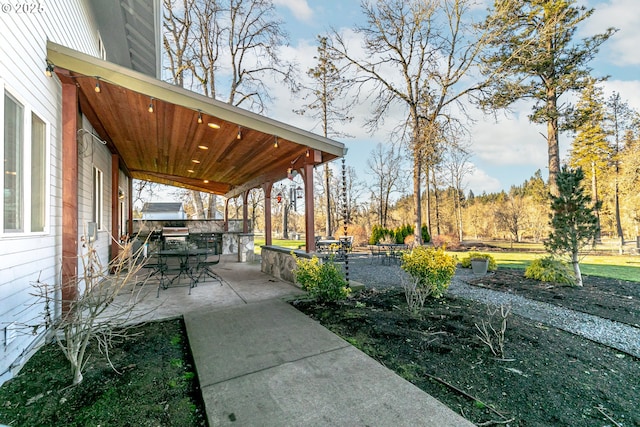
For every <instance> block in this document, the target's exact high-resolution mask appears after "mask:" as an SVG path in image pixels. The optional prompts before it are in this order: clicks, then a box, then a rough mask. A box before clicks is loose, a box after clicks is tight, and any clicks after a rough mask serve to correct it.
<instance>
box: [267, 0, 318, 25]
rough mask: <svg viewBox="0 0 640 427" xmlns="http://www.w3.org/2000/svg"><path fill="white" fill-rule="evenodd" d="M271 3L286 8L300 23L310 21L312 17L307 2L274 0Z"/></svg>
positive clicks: (311, 11)
mask: <svg viewBox="0 0 640 427" xmlns="http://www.w3.org/2000/svg"><path fill="white" fill-rule="evenodd" d="M273 3H274V4H275V5H277V6H283V7H286V8H287V9H289V10H290V11H291V13H293V16H295V17H296V18H298V19H299V20H301V21H310V20H311V18H312V17H313V10H311V7H309V4H308V3H307V0H274V2H273Z"/></svg>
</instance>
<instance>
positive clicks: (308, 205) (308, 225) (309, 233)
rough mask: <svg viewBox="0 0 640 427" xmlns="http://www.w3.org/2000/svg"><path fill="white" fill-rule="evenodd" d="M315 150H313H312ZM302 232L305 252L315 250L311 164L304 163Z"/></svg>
mask: <svg viewBox="0 0 640 427" xmlns="http://www.w3.org/2000/svg"><path fill="white" fill-rule="evenodd" d="M314 151H315V150H314ZM303 171H304V173H303V174H302V177H303V179H304V232H305V245H306V252H307V253H309V252H315V250H316V232H315V227H314V223H313V209H314V206H313V164H305V165H304V170H303Z"/></svg>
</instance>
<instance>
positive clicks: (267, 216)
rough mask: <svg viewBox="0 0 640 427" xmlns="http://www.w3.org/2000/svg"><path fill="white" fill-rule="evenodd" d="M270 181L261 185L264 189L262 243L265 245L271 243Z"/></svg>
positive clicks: (271, 184) (271, 186)
mask: <svg viewBox="0 0 640 427" xmlns="http://www.w3.org/2000/svg"><path fill="white" fill-rule="evenodd" d="M272 188H273V183H272V182H266V183H264V184H263V185H262V190H263V191H264V243H265V245H267V246H271V245H272V244H273V240H272V228H271V189H272Z"/></svg>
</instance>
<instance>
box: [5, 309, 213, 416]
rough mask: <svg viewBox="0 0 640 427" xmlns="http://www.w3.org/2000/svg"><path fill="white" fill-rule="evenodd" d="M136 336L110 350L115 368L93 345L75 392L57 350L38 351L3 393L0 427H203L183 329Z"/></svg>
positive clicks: (173, 326) (153, 326) (154, 329)
mask: <svg viewBox="0 0 640 427" xmlns="http://www.w3.org/2000/svg"><path fill="white" fill-rule="evenodd" d="M135 332H137V333H138V334H137V335H136V336H132V337H130V338H128V339H126V340H122V339H120V340H116V342H115V343H114V344H115V345H114V346H113V348H111V349H110V350H109V359H110V360H111V363H112V365H113V366H111V365H110V364H109V363H108V362H107V361H106V360H105V357H104V355H103V354H100V352H99V349H98V348H97V346H96V345H91V346H90V347H89V349H88V351H89V352H91V357H90V359H89V362H88V365H87V368H86V370H85V372H84V380H83V381H82V382H81V383H80V384H79V385H77V386H75V387H72V386H71V380H72V376H71V370H70V368H69V364H68V362H67V361H66V360H65V358H64V356H63V354H62V352H61V351H60V349H59V348H58V347H57V344H49V345H47V346H45V347H43V348H41V349H40V350H39V351H38V352H37V353H36V354H35V355H34V356H33V357H32V358H31V359H30V360H29V362H28V363H27V364H26V365H25V367H24V368H23V369H22V370H21V371H20V373H19V374H18V375H17V376H16V377H15V378H13V379H11V380H9V381H8V382H6V383H5V384H3V385H2V387H0V424H6V425H9V426H12V427H18V426H20V427H26V426H38V427H40V426H56V427H58V426H78V427H80V426H83V427H84V426H176V427H188V426H193V427H196V426H206V425H207V422H206V416H205V412H204V403H203V402H202V397H201V393H200V390H199V388H198V380H197V377H196V376H195V372H194V371H195V369H194V367H193V361H192V360H191V352H190V350H189V347H188V342H187V339H186V332H185V329H184V324H183V322H182V321H181V320H168V321H164V322H152V323H147V324H145V325H143V326H141V327H140V328H136V329H135ZM114 368H115V370H114Z"/></svg>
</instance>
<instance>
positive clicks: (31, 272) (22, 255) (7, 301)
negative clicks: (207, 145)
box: [0, 0, 111, 384]
mask: <svg viewBox="0 0 640 427" xmlns="http://www.w3.org/2000/svg"><path fill="white" fill-rule="evenodd" d="M6 3H7V5H9V2H6ZM10 3H11V5H16V3H15V2H10ZM24 3H29V2H24ZM19 4H20V3H18V5H19ZM34 4H36V5H39V9H37V10H31V11H27V10H22V11H18V10H16V9H9V10H5V9H4V8H3V13H0V99H4V94H5V93H9V94H10V96H11V97H13V98H14V99H16V100H17V101H18V102H19V103H20V104H21V105H22V106H23V107H24V113H25V117H30V115H31V113H33V114H36V115H37V116H38V117H39V118H40V119H41V120H43V121H44V122H45V124H46V131H45V134H46V143H45V146H46V150H47V151H46V168H47V171H46V174H45V176H46V177H47V178H46V187H45V188H46V192H45V203H44V204H45V206H46V209H45V225H44V231H40V232H29V230H28V226H27V230H26V231H25V232H6V231H5V229H4V227H2V226H3V223H2V222H0V227H2V228H0V384H1V383H2V382H4V381H6V380H7V379H9V378H10V377H11V376H12V375H13V374H14V373H15V372H16V371H17V369H18V368H19V367H20V366H21V364H22V363H24V362H25V361H26V359H27V358H28V357H29V355H30V353H31V352H32V351H33V349H34V347H35V345H37V343H38V341H39V338H41V336H42V328H39V329H38V333H39V335H36V336H34V335H33V334H32V330H29V328H28V326H29V325H35V324H41V323H42V321H43V320H42V317H43V316H42V308H43V305H42V303H41V302H38V301H37V300H36V299H35V298H34V297H33V296H31V295H30V294H31V293H33V291H34V289H33V286H32V285H33V283H34V282H36V281H37V280H39V281H41V282H42V283H47V284H51V285H54V284H56V285H59V284H60V283H59V282H60V269H61V232H62V225H61V224H62V219H61V218H62V155H61V153H62V147H61V127H62V124H61V110H62V97H61V85H60V82H59V81H58V80H57V79H56V78H55V77H53V78H48V77H46V76H45V75H44V70H45V67H46V62H45V60H46V42H47V39H49V40H51V41H54V42H56V43H59V44H62V45H65V46H68V47H70V48H73V49H76V50H79V51H81V52H84V53H87V54H90V55H94V56H98V54H99V41H98V33H97V30H96V25H95V23H94V19H93V17H92V14H91V10H90V8H89V7H88V5H87V3H86V2H85V1H83V0H65V1H63V2H34ZM16 7H17V6H16ZM2 113H3V111H2V109H0V116H2V117H4V114H2ZM24 123H25V128H28V127H29V126H30V124H29V122H28V119H25V121H24ZM0 128H4V119H3V120H0ZM0 130H3V129H0ZM27 145H28V144H27V142H25V146H27ZM3 147H4V131H2V132H0V155H1V154H2V150H3ZM79 151H82V150H79ZM79 155H80V156H81V158H80V162H81V163H80V165H79V168H80V170H81V172H80V174H81V176H80V177H79V180H80V181H79V182H80V183H81V184H80V187H79V199H80V200H79V206H80V213H79V218H78V223H79V230H78V233H79V236H81V235H82V234H83V230H81V229H80V228H81V227H83V226H84V225H85V224H86V221H85V220H84V219H85V218H87V215H91V210H90V206H91V205H90V201H89V199H90V194H91V188H90V183H91V180H90V179H89V181H88V183H89V189H87V181H86V179H85V178H86V174H87V171H89V173H90V172H91V169H90V168H91V164H96V165H98V166H99V167H101V168H102V170H103V172H104V174H105V175H104V177H105V182H104V192H103V194H104V197H105V201H104V203H103V206H104V209H105V211H104V213H103V215H104V219H105V224H107V225H108V226H109V227H110V226H111V218H110V200H111V199H110V198H108V196H107V194H109V193H108V192H109V191H110V187H111V179H110V174H111V167H110V161H111V160H110V157H109V154H108V152H107V151H106V147H103V146H96V144H93V145H92V149H91V150H90V155H89V154H88V152H85V153H80V154H79ZM25 157H26V156H25ZM27 166H28V165H27ZM0 168H2V166H0ZM2 172H3V173H2V175H4V171H2ZM1 179H2V178H0V180H1ZM26 189H27V190H28V187H27V188H26ZM28 202H29V195H28V194H25V203H28ZM25 221H28V220H27V219H25ZM106 233H107V230H101V231H100V232H99V250H100V253H101V258H102V259H107V256H108V252H107V245H108V241H109V239H108V238H107V236H106ZM103 244H104V247H103V246H102V245H103ZM79 246H81V243H80V239H79ZM55 314H59V313H55Z"/></svg>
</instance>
